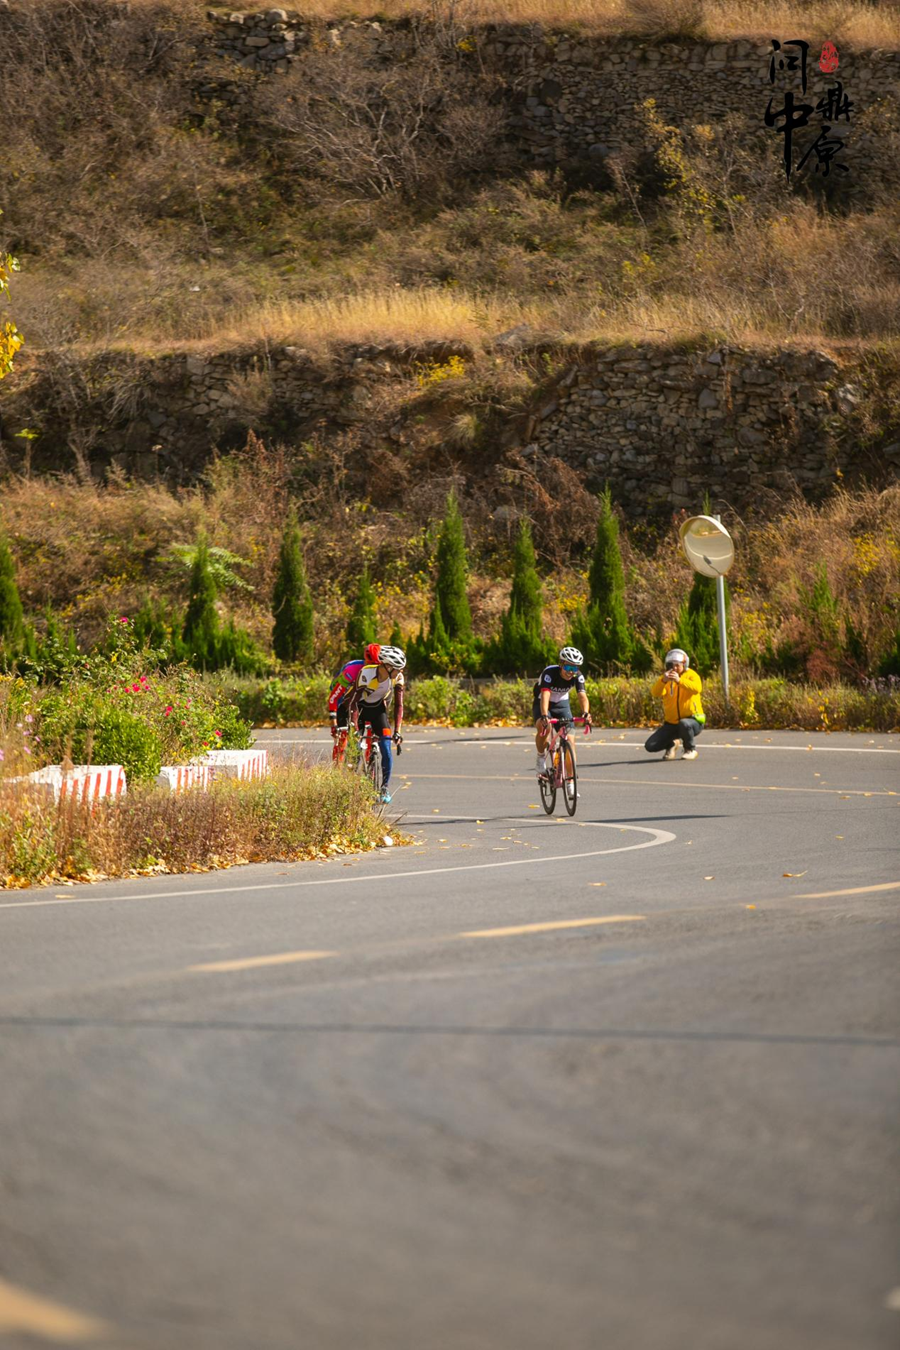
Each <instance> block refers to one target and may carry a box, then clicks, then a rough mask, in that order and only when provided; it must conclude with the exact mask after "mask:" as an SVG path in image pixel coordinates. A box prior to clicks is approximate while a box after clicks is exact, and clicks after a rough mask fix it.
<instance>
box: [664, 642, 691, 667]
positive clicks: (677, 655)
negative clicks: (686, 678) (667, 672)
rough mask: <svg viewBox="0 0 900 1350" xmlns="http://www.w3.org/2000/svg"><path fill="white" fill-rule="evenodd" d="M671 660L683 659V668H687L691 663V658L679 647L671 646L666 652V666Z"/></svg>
mask: <svg viewBox="0 0 900 1350" xmlns="http://www.w3.org/2000/svg"><path fill="white" fill-rule="evenodd" d="M673 661H683V662H684V668H685V670H687V668H688V666H689V665H690V664H691V658H690V657H689V656H688V654H687V652H683V651H682V650H681V648H680V647H673V648H672V650H671V651H670V652H666V661H665V664H666V665H667V666H668V665H670V664H671V663H672V662H673Z"/></svg>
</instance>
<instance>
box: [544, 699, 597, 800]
mask: <svg viewBox="0 0 900 1350" xmlns="http://www.w3.org/2000/svg"><path fill="white" fill-rule="evenodd" d="M547 721H548V722H549V723H550V740H549V741H548V743H547V749H546V751H545V752H544V753H545V755H547V756H549V759H550V768H549V770H548V771H547V772H546V773H542V774H541V775H540V777H539V778H538V784H539V786H540V790H541V805H542V806H543V808H544V810H545V811H546V813H547V815H548V816H552V815H553V812H554V811H555V810H556V794H557V792H559V791H560V790H561V791H562V794H563V802H564V803H565V807H566V810H567V811H568V813H569V815H570V816H574V814H575V810H576V808H577V806H578V772H577V770H576V768H575V751H574V750H573V748H572V746H571V745H570V744H569V727H570V726H572V725H573V723H572V722H568V721H565V722H564V721H561V720H560V719H559V718H556V717H548V718H547ZM574 722H575V724H579V725H581V726H583V727H584V734H585V736H587V735H588V734H589V733H590V729H591V724H590V722H586V721H585V720H584V718H583V717H576V718H575V719H574ZM556 727H559V730H558V731H556V730H555V728H556Z"/></svg>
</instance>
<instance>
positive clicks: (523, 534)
mask: <svg viewBox="0 0 900 1350" xmlns="http://www.w3.org/2000/svg"><path fill="white" fill-rule="evenodd" d="M552 653H553V644H552V642H550V641H548V640H547V638H545V637H544V603H543V587H542V585H541V579H540V577H539V575H538V571H537V566H536V560H535V555H534V543H533V541H532V538H531V527H530V525H529V524H528V522H527V521H523V522H522V524H521V525H520V527H519V533H518V536H517V538H516V544H515V549H514V552H513V578H512V588H511V590H510V596H509V608H508V609H507V611H506V613H505V614H504V615H503V618H502V620H501V623H500V634H499V637H498V638H497V639H496V641H495V642H493V643H491V644H490V646H489V647H488V650H487V652H486V664H487V666H488V668H489V669H490V670H496V671H500V672H503V673H507V672H513V671H515V672H517V673H519V674H526V673H527V672H528V671H534V672H537V671H538V670H540V669H541V668H542V667H543V666H545V665H547V664H548V662H549V660H550V658H551V656H552Z"/></svg>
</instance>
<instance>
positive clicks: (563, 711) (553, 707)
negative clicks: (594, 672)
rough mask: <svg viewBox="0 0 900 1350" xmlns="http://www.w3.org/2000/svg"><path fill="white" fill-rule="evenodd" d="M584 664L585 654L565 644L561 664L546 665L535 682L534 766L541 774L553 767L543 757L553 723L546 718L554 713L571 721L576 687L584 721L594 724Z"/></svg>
mask: <svg viewBox="0 0 900 1350" xmlns="http://www.w3.org/2000/svg"><path fill="white" fill-rule="evenodd" d="M583 664H584V657H583V656H582V655H581V652H580V651H579V650H578V648H577V647H563V649H562V651H561V652H560V654H559V665H558V666H547V668H546V669H545V670H542V671H541V673H540V675H539V676H538V680H537V683H536V684H535V686H534V702H533V704H532V708H531V717H532V721H533V722H534V725H535V732H536V734H535V738H534V744H535V748H536V750H537V759H536V761H535V766H534V767H535V770H536V772H537V774H538V776H540V775H541V774H542V773H547V772H549V768H550V766H549V764H548V763H547V761H546V759H545V757H544V752H545V751H546V749H547V741H548V740H549V738H550V725H549V723H548V721H547V718H549V717H552V718H555V719H556V720H557V721H559V722H570V723H571V722H572V720H573V714H572V709H571V707H570V706H569V695H570V694H571V692H572V690H573V689H574V690H575V692H576V693H577V694H578V700H579V702H580V704H581V715H582V717H583V718H584V719H585V724H586V725H587V726H588V727H589V726H590V725H591V705H590V702H589V700H588V696H587V691H586V689H585V684H584V676H583V675H582V673H581V667H582V665H583ZM573 749H574V747H573Z"/></svg>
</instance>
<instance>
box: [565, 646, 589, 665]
mask: <svg viewBox="0 0 900 1350" xmlns="http://www.w3.org/2000/svg"><path fill="white" fill-rule="evenodd" d="M559 664H560V665H561V666H583V665H584V657H583V656H582V655H581V652H580V651H579V650H578V648H577V647H563V649H562V651H561V652H560V654H559Z"/></svg>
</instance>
